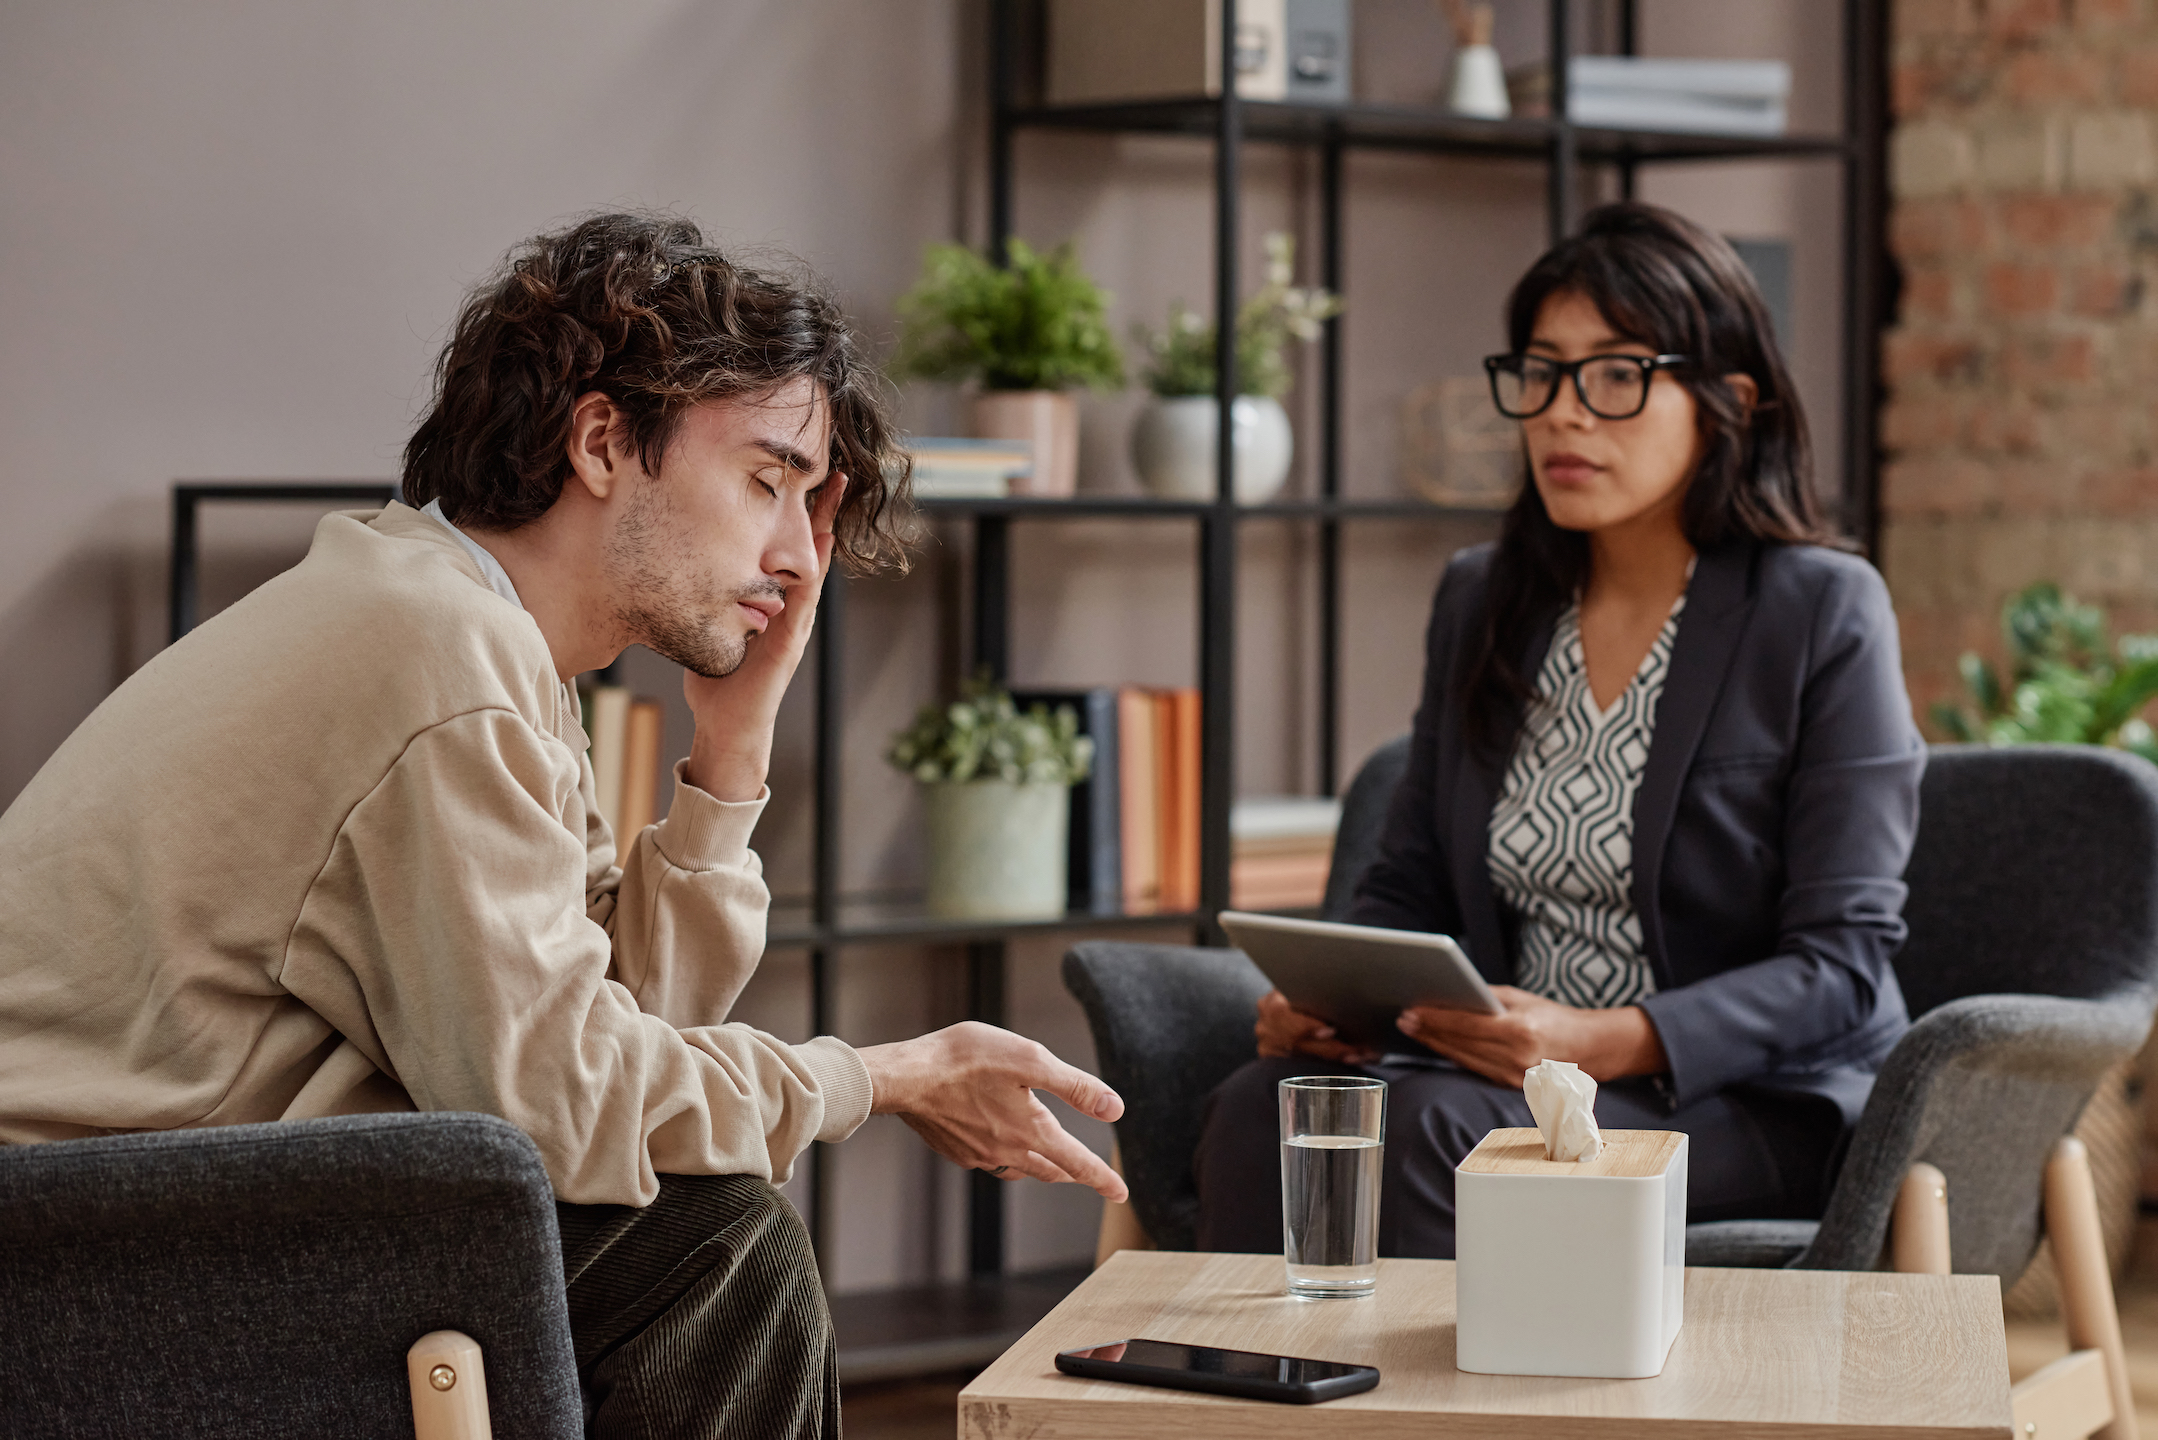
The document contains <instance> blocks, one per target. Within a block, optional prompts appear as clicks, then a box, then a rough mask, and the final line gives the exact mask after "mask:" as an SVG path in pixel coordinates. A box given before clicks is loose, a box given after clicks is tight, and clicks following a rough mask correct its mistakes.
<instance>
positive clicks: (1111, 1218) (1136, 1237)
mask: <svg viewBox="0 0 2158 1440" xmlns="http://www.w3.org/2000/svg"><path fill="white" fill-rule="evenodd" d="M1109 1168H1110V1169H1112V1170H1114V1171H1116V1173H1117V1174H1119V1175H1121V1174H1123V1173H1124V1156H1123V1153H1122V1152H1121V1151H1119V1150H1118V1149H1117V1145H1116V1142H1115V1141H1114V1140H1112V1141H1110V1142H1109ZM1153 1248H1154V1241H1153V1239H1152V1238H1151V1237H1149V1236H1148V1235H1147V1233H1146V1227H1145V1226H1143V1225H1141V1224H1140V1223H1139V1213H1138V1212H1137V1211H1136V1210H1134V1209H1132V1208H1131V1206H1130V1205H1129V1204H1123V1205H1119V1204H1117V1203H1116V1202H1114V1201H1110V1200H1104V1201H1103V1202H1102V1206H1101V1233H1100V1235H1098V1236H1097V1237H1096V1238H1095V1241H1094V1264H1095V1267H1096V1268H1097V1269H1098V1268H1100V1266H1101V1264H1102V1262H1103V1261H1105V1260H1107V1259H1108V1258H1109V1257H1110V1256H1111V1255H1114V1254H1116V1252H1117V1251H1119V1250H1151V1249H1153Z"/></svg>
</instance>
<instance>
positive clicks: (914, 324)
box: [892, 240, 1124, 495]
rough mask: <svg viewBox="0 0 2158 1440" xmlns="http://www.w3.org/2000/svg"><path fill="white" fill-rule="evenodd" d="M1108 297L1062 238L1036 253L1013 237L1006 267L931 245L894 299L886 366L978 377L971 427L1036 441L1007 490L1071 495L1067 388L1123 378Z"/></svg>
mask: <svg viewBox="0 0 2158 1440" xmlns="http://www.w3.org/2000/svg"><path fill="white" fill-rule="evenodd" d="M1108 301H1109V297H1108V296H1107V295H1106V294H1105V293H1103V291H1102V288H1101V287H1100V286H1099V285H1096V284H1095V283H1094V281H1093V280H1092V279H1091V278H1089V277H1088V275H1087V273H1086V272H1085V271H1084V270H1082V269H1080V268H1079V261H1078V258H1077V257H1076V256H1075V255H1074V254H1073V253H1072V247H1071V246H1070V245H1069V244H1065V245H1060V246H1058V247H1057V248H1056V249H1054V250H1051V251H1049V252H1048V253H1046V254H1044V253H1042V252H1040V251H1037V250H1035V249H1034V248H1033V247H1032V246H1030V245H1028V244H1027V243H1026V242H1025V241H1023V240H1011V241H1008V242H1007V244H1006V263H1005V264H1003V265H998V264H996V263H995V262H994V261H993V260H991V259H989V258H988V257H986V256H983V255H980V254H977V253H976V252H974V251H972V250H969V249H967V248H966V247H965V246H963V245H932V246H930V247H929V248H928V250H926V251H925V252H923V255H922V275H921V279H920V281H919V282H918V283H916V285H915V287H914V288H913V289H912V290H909V291H908V292H907V293H906V294H905V295H902V296H901V297H900V299H899V318H900V322H901V327H902V328H901V331H900V342H899V354H898V356H897V357H896V359H895V360H894V362H893V367H892V369H893V374H894V375H895V376H897V377H898V378H901V379H909V378H912V379H921V380H933V381H940V382H944V383H949V384H963V383H966V382H969V381H974V382H978V383H979V384H980V386H981V390H980V392H979V393H978V394H977V395H976V396H975V398H974V407H973V409H974V414H973V428H974V433H975V434H976V435H979V436H982V437H984V438H989V439H1006V440H1025V441H1027V442H1028V443H1029V444H1031V445H1032V446H1033V450H1034V472H1033V474H1032V475H1031V476H1029V477H1028V478H1027V480H1026V481H1024V482H1015V483H1014V485H1013V487H1012V488H1013V490H1014V491H1015V492H1019V493H1024V494H1033V495H1069V494H1071V493H1072V491H1073V490H1074V489H1075V488H1076V487H1077V484H1078V478H1079V407H1078V405H1077V403H1076V402H1075V401H1074V400H1073V399H1072V396H1071V394H1070V391H1071V390H1073V389H1074V388H1075V387H1078V386H1082V385H1086V386H1094V387H1098V388H1104V389H1113V388H1115V387H1116V386H1119V385H1122V384H1123V383H1124V360H1123V356H1122V355H1121V354H1120V353H1119V352H1118V350H1117V346H1116V341H1115V339H1114V337H1112V336H1111V334H1110V333H1109V321H1108V316H1107V311H1108Z"/></svg>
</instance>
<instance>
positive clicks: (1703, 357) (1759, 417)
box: [1461, 201, 1847, 759]
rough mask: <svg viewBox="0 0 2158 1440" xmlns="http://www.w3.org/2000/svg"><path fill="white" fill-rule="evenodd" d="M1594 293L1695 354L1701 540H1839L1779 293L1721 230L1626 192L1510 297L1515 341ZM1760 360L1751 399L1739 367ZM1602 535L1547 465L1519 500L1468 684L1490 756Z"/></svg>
mask: <svg viewBox="0 0 2158 1440" xmlns="http://www.w3.org/2000/svg"><path fill="white" fill-rule="evenodd" d="M1558 294H1574V295H1580V296H1582V297H1584V298H1585V299H1587V300H1589V301H1590V302H1591V303H1593V304H1594V305H1595V306H1596V308H1597V309H1598V310H1599V311H1601V312H1602V314H1603V318H1604V320H1605V321H1606V323H1608V324H1609V325H1610V326H1611V328H1612V329H1613V330H1614V331H1616V332H1617V333H1618V334H1620V335H1623V336H1625V337H1626V338H1627V339H1629V340H1633V341H1636V342H1638V343H1640V344H1642V345H1646V346H1648V347H1649V348H1650V349H1651V350H1653V351H1655V352H1656V353H1657V354H1659V355H1686V356H1690V357H1692V361H1693V363H1692V364H1690V365H1688V366H1686V367H1684V368H1683V369H1678V370H1674V371H1671V372H1668V373H1669V374H1671V375H1672V377H1673V378H1675V379H1676V380H1677V381H1678V382H1679V383H1680V384H1682V385H1684V386H1685V387H1686V388H1687V389H1688V390H1690V391H1692V392H1693V397H1694V404H1695V411H1696V414H1697V415H1698V417H1699V425H1700V429H1701V438H1702V440H1703V442H1704V444H1703V449H1702V455H1701V464H1700V468H1698V469H1697V470H1695V471H1694V473H1693V477H1692V479H1691V480H1690V481H1689V482H1688V484H1687V490H1686V497H1685V500H1684V502H1683V506H1682V510H1681V523H1682V524H1683V526H1684V527H1685V531H1686V538H1687V539H1688V540H1689V541H1691V542H1692V544H1693V547H1694V548H1695V549H1696V550H1706V549H1708V548H1710V547H1711V546H1714V545H1717V544H1720V543H1723V542H1725V541H1730V540H1737V539H1753V540H1780V541H1786V542H1792V543H1798V544H1812V545H1837V546H1842V545H1845V544H1846V543H1847V542H1845V541H1844V540H1842V539H1841V537H1839V536H1838V535H1837V534H1836V533H1835V531H1834V530H1833V529H1832V528H1831V527H1830V525H1829V524H1828V522H1827V521H1826V520H1825V519H1823V517H1822V515H1821V513H1820V506H1819V504H1818V502H1817V501H1816V500H1815V498H1814V494H1813V463H1812V456H1811V453H1810V451H1809V447H1808V445H1807V440H1806V417H1805V414H1804V413H1803V412H1802V411H1801V410H1800V408H1799V401H1798V392H1797V390H1796V389H1795V388H1794V387H1793V386H1792V384H1791V376H1790V372H1788V371H1787V370H1785V369H1784V364H1783V357H1782V356H1780V355H1779V354H1777V353H1776V342H1775V338H1774V335H1773V334H1772V332H1771V327H1770V324H1769V318H1768V307H1767V306H1766V305H1764V304H1763V303H1762V301H1761V291H1760V288H1759V287H1758V286H1757V285H1755V284H1754V281H1753V276H1752V274H1751V273H1750V272H1749V271H1748V270H1747V269H1746V265H1745V262H1744V261H1742V260H1740V259H1739V258H1738V252H1737V251H1735V250H1733V249H1732V248H1731V247H1730V245H1729V244H1728V243H1727V242H1725V241H1724V240H1723V239H1722V238H1721V237H1720V236H1718V235H1716V234H1714V233H1713V232H1711V231H1708V230H1704V229H1702V228H1701V227H1700V226H1699V225H1696V224H1694V223H1693V222H1692V221H1691V220H1688V219H1686V218H1685V217H1683V216H1681V215H1676V214H1673V213H1672V212H1671V211H1669V210H1665V209H1661V208H1659V207H1657V206H1654V205H1643V204H1639V203H1637V202H1634V201H1626V202H1623V203H1620V204H1617V205H1605V206H1602V207H1600V208H1598V209H1595V210H1592V211H1590V212H1589V215H1588V218H1587V219H1586V220H1585V221H1584V222H1583V224H1582V227H1581V233H1580V234H1578V235H1575V236H1574V237H1573V238H1571V239H1569V240H1566V241H1563V242H1562V243H1560V244H1559V245H1557V246H1555V247H1554V248H1553V249H1552V250H1550V251H1549V252H1548V253H1547V254H1545V256H1544V257H1543V258H1542V259H1541V260H1538V261H1537V262H1536V263H1535V264H1534V265H1533V266H1531V267H1530V269H1529V273H1528V274H1526V275H1524V276H1522V277H1521V282H1520V283H1519V284H1518V285H1516V286H1514V291H1513V294H1512V295H1511V296H1510V297H1508V299H1507V302H1506V334H1507V342H1508V343H1509V344H1510V345H1511V346H1512V347H1513V350H1514V351H1515V353H1517V354H1518V353H1520V352H1522V351H1525V350H1527V349H1528V345H1529V340H1530V338H1531V337H1532V335H1533V333H1534V331H1535V328H1536V317H1537V315H1538V313H1539V312H1540V311H1541V310H1542V309H1543V306H1544V302H1545V301H1546V300H1548V299H1550V298H1551V297H1552V296H1553V295H1558ZM1726 375H1749V376H1751V377H1752V378H1753V383H1754V385H1755V387H1756V388H1757V390H1758V392H1759V393H1758V398H1757V400H1756V402H1755V403H1754V405H1753V406H1752V407H1751V408H1748V407H1747V405H1746V404H1745V403H1744V401H1743V400H1742V399H1741V398H1740V396H1739V395H1738V394H1737V392H1736V391H1734V390H1733V389H1732V387H1731V386H1730V385H1729V384H1728V383H1727V382H1726V381H1725V380H1724V378H1723V377H1725V376H1726ZM1588 573H1589V542H1588V537H1587V535H1585V534H1583V533H1582V532H1580V531H1578V530H1562V529H1560V528H1559V527H1558V526H1557V525H1556V524H1554V523H1553V522H1552V519H1551V515H1550V512H1549V511H1547V510H1546V509H1545V508H1544V502H1543V496H1542V495H1540V494H1539V493H1537V489H1536V484H1535V480H1534V478H1533V477H1526V478H1524V480H1523V482H1522V486H1521V497H1520V498H1519V499H1518V500H1516V501H1515V502H1514V504H1513V507H1512V508H1511V509H1510V510H1508V511H1507V512H1506V520H1505V526H1504V529H1503V530H1502V531H1501V532H1500V535H1499V546H1498V553H1497V554H1496V555H1495V556H1493V557H1492V564H1491V581H1490V591H1489V596H1488V601H1487V605H1486V608H1485V612H1484V624H1483V633H1482V635H1481V637H1480V639H1479V641H1478V642H1477V643H1476V644H1475V645H1473V646H1472V647H1471V648H1470V650H1469V652H1468V656H1469V663H1468V667H1467V672H1466V675H1465V676H1464V677H1463V683H1462V687H1461V694H1462V701H1463V704H1464V706H1465V707H1466V714H1465V715H1464V717H1463V718H1464V719H1465V721H1466V722H1467V733H1468V737H1469V741H1470V743H1471V745H1472V746H1474V747H1475V749H1476V750H1478V751H1479V752H1481V753H1482V754H1484V755H1485V757H1486V758H1487V759H1489V758H1503V757H1501V756H1500V752H1501V751H1502V750H1503V749H1504V747H1505V746H1506V745H1508V744H1509V743H1510V742H1511V739H1512V731H1513V728H1514V719H1515V717H1516V716H1517V715H1518V714H1519V713H1520V710H1521V708H1522V707H1523V706H1525V705H1526V704H1527V703H1528V702H1529V701H1530V700H1531V699H1532V698H1534V695H1535V690H1534V688H1533V686H1532V684H1531V681H1530V677H1529V676H1527V675H1525V674H1523V673H1522V663H1521V662H1522V658H1523V652H1524V651H1525V650H1526V649H1527V647H1528V642H1529V635H1530V632H1531V631H1532V630H1533V629H1534V627H1535V626H1536V625H1537V624H1538V623H1539V622H1540V621H1541V620H1544V619H1547V618H1549V617H1550V616H1551V615H1552V614H1554V613H1556V612H1557V611H1558V610H1559V609H1560V608H1561V607H1562V606H1564V605H1565V603H1566V602H1567V601H1568V600H1570V599H1572V598H1573V597H1574V596H1575V595H1577V594H1578V593H1579V592H1580V590H1581V588H1582V585H1583V584H1584V582H1585V581H1586V580H1587V579H1588Z"/></svg>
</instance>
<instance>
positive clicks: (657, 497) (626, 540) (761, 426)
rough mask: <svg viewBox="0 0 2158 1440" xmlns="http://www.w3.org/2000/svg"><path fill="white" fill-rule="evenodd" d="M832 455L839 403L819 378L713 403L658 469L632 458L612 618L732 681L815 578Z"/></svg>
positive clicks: (611, 563)
mask: <svg viewBox="0 0 2158 1440" xmlns="http://www.w3.org/2000/svg"><path fill="white" fill-rule="evenodd" d="M830 454H831V407H830V406H829V405H827V404H826V403H825V402H824V393H823V390H822V388H821V387H819V386H818V385H817V384H816V383H815V382H814V381H812V380H808V379H806V378H804V379H796V380H790V381H789V382H787V383H786V384H785V385H782V386H781V387H780V388H779V389H777V390H775V391H773V392H772V393H771V394H769V395H766V396H763V397H761V398H749V399H731V400H715V401H712V402H709V403H707V404H703V405H699V406H696V407H695V408H693V409H691V410H690V411H689V413H688V414H687V415H685V416H683V417H682V424H681V426H680V428H679V429H678V430H677V431H676V432H675V436H674V440H673V443H671V444H670V445H669V446H668V447H667V454H666V458H665V459H664V460H662V461H661V462H660V467H659V473H658V474H657V475H648V474H646V473H645V472H644V470H643V469H642V467H640V466H639V465H638V464H637V461H636V457H635V455H634V454H630V455H628V456H627V457H626V459H627V467H628V472H629V481H630V485H631V489H630V493H629V494H628V495H627V496H626V497H625V498H624V502H623V509H622V512H621V518H620V520H619V521H617V522H616V525H615V528H614V533H613V535H612V536H611V537H610V538H609V540H608V544H607V576H608V580H609V589H610V590H611V591H612V593H613V596H614V603H615V623H616V625H617V627H618V629H619V631H620V633H621V635H622V637H623V638H624V639H625V641H629V642H635V643H637V644H641V645H643V646H645V647H646V648H647V649H650V650H652V651H654V652H655V653H657V654H660V655H664V656H665V657H666V658H667V659H669V660H672V661H674V662H675V663H676V664H678V665H681V666H683V667H685V668H687V669H689V670H692V671H695V672H696V673H697V674H699V675H703V676H707V677H712V678H717V677H718V676H721V675H728V674H732V673H733V672H734V670H735V668H736V667H737V666H739V665H740V664H741V663H742V660H743V658H744V657H745V656H746V655H747V654H748V652H749V642H750V641H751V639H752V638H753V637H755V636H757V635H759V634H761V633H762V632H763V630H764V628H765V626H767V625H769V624H770V623H771V621H772V619H773V617H774V616H776V615H777V614H778V613H779V612H780V610H781V609H782V608H784V606H785V604H786V600H787V591H788V589H789V587H792V586H796V585H802V584H806V583H808V582H809V581H811V580H814V579H815V578H816V576H817V547H816V540H815V538H814V536H813V535H812V533H811V529H810V511H811V509H812V507H813V506H814V504H815V501H816V495H817V491H818V490H819V489H820V488H821V487H822V486H823V484H824V481H825V476H826V472H827V469H828V466H829V458H828V457H829V456H830Z"/></svg>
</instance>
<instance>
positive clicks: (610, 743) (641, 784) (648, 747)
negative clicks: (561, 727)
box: [577, 685, 667, 864]
mask: <svg viewBox="0 0 2158 1440" xmlns="http://www.w3.org/2000/svg"><path fill="white" fill-rule="evenodd" d="M577 694H578V699H579V700H580V701H581V702H582V703H583V708H584V733H585V734H586V735H587V736H589V737H590V738H591V741H592V755H591V758H592V788H593V792H594V794H595V796H596V798H597V801H598V809H599V813H600V815H601V817H602V818H604V819H605V820H606V822H607V828H608V829H609V830H610V831H612V832H613V833H614V842H615V855H616V863H617V864H620V863H621V860H622V859H623V857H625V856H627V854H628V853H629V847H630V844H631V843H632V842H633V841H634V840H635V839H636V836H637V834H638V832H639V831H641V830H643V829H644V827H645V826H647V825H649V824H651V823H652V822H653V821H654V820H656V819H658V818H659V817H658V814H657V813H656V810H655V807H656V806H657V805H658V803H659V784H660V770H661V768H662V766H663V765H664V764H665V760H664V757H663V753H662V752H663V745H664V736H665V731H666V728H667V712H666V709H665V708H664V707H663V706H661V704H660V703H659V702H658V701H657V700H642V699H639V698H637V697H636V696H634V695H632V694H631V693H630V692H629V690H628V689H627V688H626V687H624V686H621V685H593V686H590V687H588V688H586V689H583V690H580V691H578V692H577Z"/></svg>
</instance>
